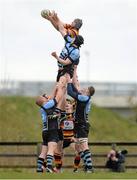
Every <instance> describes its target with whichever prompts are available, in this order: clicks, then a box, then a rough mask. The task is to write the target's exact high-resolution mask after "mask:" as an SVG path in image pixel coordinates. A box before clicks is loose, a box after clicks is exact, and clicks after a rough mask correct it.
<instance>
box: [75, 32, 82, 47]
mask: <svg viewBox="0 0 137 180" xmlns="http://www.w3.org/2000/svg"><path fill="white" fill-rule="evenodd" d="M73 44H75V45H76V46H78V47H80V46H81V45H82V44H84V38H83V37H82V36H81V35H77V36H76V37H75V40H74V42H73Z"/></svg>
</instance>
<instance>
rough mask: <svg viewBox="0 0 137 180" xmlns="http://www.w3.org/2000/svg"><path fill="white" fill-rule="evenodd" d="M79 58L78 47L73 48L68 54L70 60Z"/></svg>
mask: <svg viewBox="0 0 137 180" xmlns="http://www.w3.org/2000/svg"><path fill="white" fill-rule="evenodd" d="M79 58H80V55H79V49H74V50H73V51H72V52H71V53H70V55H69V59H70V60H71V61H72V62H75V61H77V60H78V59H79Z"/></svg>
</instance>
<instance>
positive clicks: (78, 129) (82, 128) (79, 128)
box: [74, 123, 90, 138]
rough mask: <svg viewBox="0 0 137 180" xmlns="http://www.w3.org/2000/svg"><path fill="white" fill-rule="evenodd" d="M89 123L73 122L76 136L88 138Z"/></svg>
mask: <svg viewBox="0 0 137 180" xmlns="http://www.w3.org/2000/svg"><path fill="white" fill-rule="evenodd" d="M89 127H90V126H89V123H75V125H74V132H75V137H76V138H88V134H89Z"/></svg>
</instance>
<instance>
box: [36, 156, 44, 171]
mask: <svg viewBox="0 0 137 180" xmlns="http://www.w3.org/2000/svg"><path fill="white" fill-rule="evenodd" d="M43 166H44V159H43V158H41V157H39V158H38V160H37V172H43Z"/></svg>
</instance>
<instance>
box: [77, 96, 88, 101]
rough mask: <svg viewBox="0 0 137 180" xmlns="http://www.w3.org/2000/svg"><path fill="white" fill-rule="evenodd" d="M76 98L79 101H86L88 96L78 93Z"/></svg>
mask: <svg viewBox="0 0 137 180" xmlns="http://www.w3.org/2000/svg"><path fill="white" fill-rule="evenodd" d="M78 100H79V101H81V102H86V101H88V100H89V96H86V95H82V94H79V95H78Z"/></svg>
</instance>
